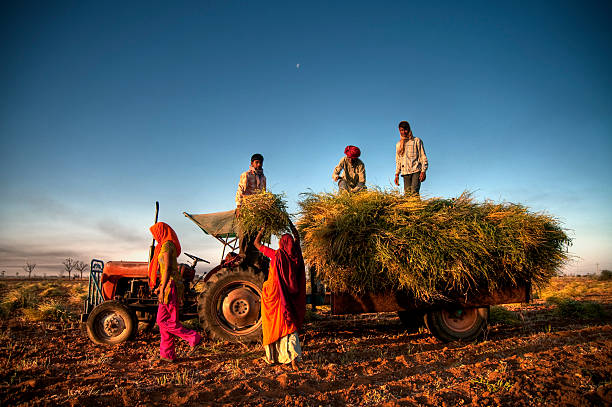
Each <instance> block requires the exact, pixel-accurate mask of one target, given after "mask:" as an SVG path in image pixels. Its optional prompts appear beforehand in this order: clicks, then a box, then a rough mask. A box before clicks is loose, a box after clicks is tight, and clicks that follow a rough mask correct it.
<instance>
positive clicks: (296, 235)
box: [289, 219, 300, 246]
mask: <svg viewBox="0 0 612 407" xmlns="http://www.w3.org/2000/svg"><path fill="white" fill-rule="evenodd" d="M289 227H290V228H291V233H292V234H293V240H295V243H297V244H298V246H299V245H300V234H299V233H298V230H297V228H296V227H295V225H294V224H293V222H291V219H289Z"/></svg>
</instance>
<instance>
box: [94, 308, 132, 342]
mask: <svg viewBox="0 0 612 407" xmlns="http://www.w3.org/2000/svg"><path fill="white" fill-rule="evenodd" d="M137 321H138V319H137V318H136V314H135V313H134V312H133V311H132V310H130V309H129V308H128V307H126V306H125V305H123V304H122V303H120V302H118V301H105V302H103V303H102V304H100V305H98V306H97V307H95V308H94V309H93V311H91V314H90V315H89V318H87V335H88V336H89V339H91V340H92V341H93V342H94V343H97V344H99V345H116V344H118V343H122V342H125V341H127V340H128V339H131V338H133V337H134V336H135V335H136V332H137V330H136V327H137V324H138V322H137Z"/></svg>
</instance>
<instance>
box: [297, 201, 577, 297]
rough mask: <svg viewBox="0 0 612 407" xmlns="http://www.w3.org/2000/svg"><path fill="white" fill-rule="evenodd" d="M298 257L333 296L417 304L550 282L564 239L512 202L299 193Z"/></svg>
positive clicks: (544, 218) (554, 224)
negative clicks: (394, 298)
mask: <svg viewBox="0 0 612 407" xmlns="http://www.w3.org/2000/svg"><path fill="white" fill-rule="evenodd" d="M300 206H301V214H302V216H301V218H300V220H299V221H298V228H299V229H300V232H301V234H302V240H303V242H304V258H305V260H306V262H307V263H309V264H311V265H315V266H316V267H317V272H318V273H319V276H320V277H321V278H322V279H323V280H324V281H325V282H326V283H327V284H328V285H329V287H330V288H331V289H332V290H336V291H350V292H364V291H384V290H395V289H398V290H406V291H408V292H411V293H412V294H413V295H414V296H415V298H417V299H420V300H424V301H427V300H432V299H435V298H443V297H445V294H449V293H452V294H453V295H457V294H459V295H462V294H468V293H472V292H474V290H480V289H496V288H502V287H508V286H516V285H517V284H520V283H524V282H525V281H531V282H532V283H533V284H535V285H536V286H541V285H542V284H544V283H546V282H548V281H549V279H550V278H551V277H552V276H554V275H556V273H557V271H558V269H559V267H560V266H561V265H562V264H563V263H564V262H565V261H566V260H567V257H568V255H567V251H566V248H567V246H568V245H569V244H570V243H571V240H570V239H569V238H568V236H567V235H566V234H565V232H564V231H563V229H562V228H561V227H560V225H559V222H558V221H557V220H556V219H555V218H553V217H551V216H549V215H546V214H541V213H532V212H529V211H528V210H527V208H525V207H524V206H522V205H518V204H512V203H493V202H489V201H487V202H484V203H476V202H474V200H473V199H472V198H471V196H470V194H469V193H464V194H463V195H461V196H460V197H458V198H456V199H441V198H432V199H423V200H421V199H419V198H414V197H410V196H403V195H399V194H398V193H396V192H387V191H380V190H371V191H366V192H362V193H359V194H337V195H336V194H314V193H311V194H304V199H303V200H302V201H301V202H300Z"/></svg>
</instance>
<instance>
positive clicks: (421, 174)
mask: <svg viewBox="0 0 612 407" xmlns="http://www.w3.org/2000/svg"><path fill="white" fill-rule="evenodd" d="M399 132H400V141H398V142H397V144H396V146H395V185H397V186H399V176H400V174H401V175H402V178H404V194H406V195H417V196H418V195H419V191H420V190H421V182H423V181H425V171H427V156H426V155H425V148H424V147H423V142H422V141H421V139H420V138H418V137H414V136H413V135H412V130H410V124H408V122H406V121H402V122H400V124H399Z"/></svg>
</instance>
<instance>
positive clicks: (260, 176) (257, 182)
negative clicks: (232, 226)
mask: <svg viewBox="0 0 612 407" xmlns="http://www.w3.org/2000/svg"><path fill="white" fill-rule="evenodd" d="M263 160H264V159H263V155H261V154H253V155H252V156H251V165H250V167H249V169H248V170H247V171H245V172H243V173H242V174H241V175H240V181H239V182H238V190H237V191H236V218H238V214H239V213H240V205H241V204H242V198H243V197H244V196H245V195H253V194H256V193H257V192H259V191H265V190H266V176H265V175H264V173H263ZM254 238H255V236H249V235H248V234H246V233H245V232H243V231H242V230H239V232H238V240H239V241H240V242H239V244H240V255H241V257H242V258H243V259H246V257H247V256H248V255H249V254H253V256H248V257H249V258H251V257H253V258H254V259H256V258H257V257H259V252H258V251H257V249H256V248H255V246H253V239H254ZM251 252H252V253H251Z"/></svg>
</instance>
